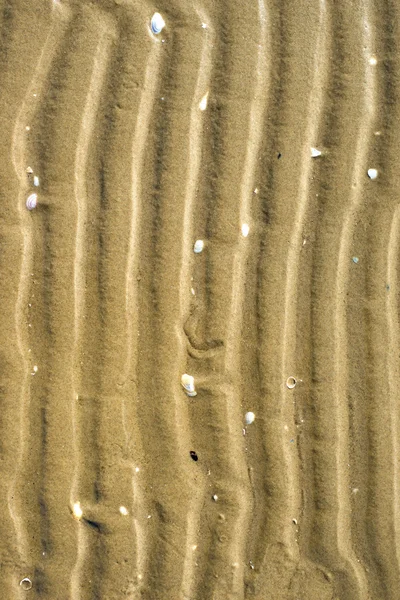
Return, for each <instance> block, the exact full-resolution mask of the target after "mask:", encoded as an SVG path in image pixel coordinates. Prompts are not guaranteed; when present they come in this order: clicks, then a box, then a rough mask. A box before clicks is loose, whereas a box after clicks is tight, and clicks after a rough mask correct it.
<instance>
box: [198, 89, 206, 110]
mask: <svg viewBox="0 0 400 600" xmlns="http://www.w3.org/2000/svg"><path fill="white" fill-rule="evenodd" d="M207 102H208V92H207V93H206V94H204V96H203V97H202V99H201V100H200V104H199V108H200V110H206V108H207Z"/></svg>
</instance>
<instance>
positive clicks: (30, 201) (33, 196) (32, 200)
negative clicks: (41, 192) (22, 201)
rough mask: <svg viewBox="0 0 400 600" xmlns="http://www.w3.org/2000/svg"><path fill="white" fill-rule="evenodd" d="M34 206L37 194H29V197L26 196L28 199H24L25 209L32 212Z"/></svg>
mask: <svg viewBox="0 0 400 600" xmlns="http://www.w3.org/2000/svg"><path fill="white" fill-rule="evenodd" d="M36 204H37V194H31V195H30V196H28V198H27V199H26V208H27V209H28V210H33V209H34V208H36Z"/></svg>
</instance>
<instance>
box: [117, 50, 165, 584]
mask: <svg viewBox="0 0 400 600" xmlns="http://www.w3.org/2000/svg"><path fill="white" fill-rule="evenodd" d="M160 50H161V45H160V44H155V45H154V48H152V50H151V51H150V54H149V58H148V62H147V66H146V71H145V77H144V88H143V92H142V95H141V99H140V104H139V108H138V112H137V119H136V130H135V135H134V140H133V143H132V157H133V160H132V170H131V181H132V190H131V214H132V218H131V225H130V232H129V250H128V259H127V266H126V297H125V298H126V299H125V302H126V315H127V338H128V339H127V353H126V366H125V369H124V371H125V375H124V380H126V378H127V377H128V375H129V373H130V371H131V370H132V369H133V370H134V372H136V368H137V366H136V365H137V360H138V341H137V333H138V331H137V330H138V327H137V325H136V326H135V325H134V322H133V319H132V313H133V311H135V310H136V308H135V307H136V304H137V294H138V286H137V282H136V281H135V277H134V274H135V273H136V272H137V270H138V262H139V260H140V256H139V255H140V241H139V230H140V215H141V197H142V183H141V170H142V169H143V168H144V153H145V147H146V145H147V143H148V133H149V130H150V126H151V116H152V114H153V110H154V105H155V101H156V92H157V87H158V79H159V74H160V66H161V62H160V61H161V55H160ZM134 327H135V329H134ZM133 364H134V365H135V367H133V366H132V365H133ZM128 401H129V400H128V398H126V399H124V401H123V417H122V422H123V428H124V433H125V439H126V443H127V446H128V447H129V446H130V441H129V440H130V434H129V428H130V427H129V425H128V423H127V415H128V414H129V409H128V407H127V403H128ZM136 420H137V419H136ZM135 468H136V467H135ZM132 494H133V499H134V506H138V505H140V506H143V505H144V504H145V495H146V492H145V491H144V490H143V486H142V485H141V484H140V483H139V482H138V480H137V478H135V476H134V475H133V476H132ZM134 528H135V533H136V540H137V558H136V561H137V572H138V574H139V575H141V574H143V573H144V572H145V571H146V570H147V569H148V568H149V565H148V550H147V541H146V529H145V527H144V525H143V522H142V520H141V519H140V518H138V516H137V515H135V516H134Z"/></svg>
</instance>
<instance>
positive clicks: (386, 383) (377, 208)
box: [352, 2, 400, 598]
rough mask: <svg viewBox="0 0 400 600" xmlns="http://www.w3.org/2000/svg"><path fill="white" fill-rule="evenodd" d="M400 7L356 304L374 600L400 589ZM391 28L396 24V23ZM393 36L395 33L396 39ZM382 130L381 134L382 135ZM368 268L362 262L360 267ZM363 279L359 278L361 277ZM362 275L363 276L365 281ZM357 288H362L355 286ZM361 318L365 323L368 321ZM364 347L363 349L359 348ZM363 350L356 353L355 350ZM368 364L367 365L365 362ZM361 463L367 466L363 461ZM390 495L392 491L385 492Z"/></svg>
mask: <svg viewBox="0 0 400 600" xmlns="http://www.w3.org/2000/svg"><path fill="white" fill-rule="evenodd" d="M398 18H399V14H398V8H396V7H395V5H394V4H393V3H391V2H388V3H385V7H384V10H381V11H379V12H378V11H377V12H376V15H375V19H376V25H375V26H376V31H383V29H384V30H385V31H386V32H387V34H386V35H385V36H381V35H379V36H376V40H375V43H376V47H375V48H374V51H375V56H376V58H377V65H376V66H375V71H376V78H377V84H378V87H377V100H378V104H377V111H376V112H377V115H376V122H375V124H374V130H373V131H372V132H371V138H372V144H371V150H370V152H369V156H368V161H369V166H372V162H373V163H374V166H375V167H376V168H377V169H378V171H379V176H378V180H377V181H376V182H371V183H375V184H377V185H370V186H368V192H367V193H366V198H365V207H364V211H363V212H364V214H363V218H362V221H363V222H365V223H366V227H365V233H364V235H363V234H362V233H361V232H362V230H361V232H360V233H359V230H360V228H359V229H358V230H357V234H358V235H355V237H354V241H353V245H354V247H357V246H356V244H357V245H358V246H359V247H360V249H362V254H361V257H362V258H361V264H362V265H364V263H365V273H363V280H364V281H365V284H364V289H362V290H361V293H360V295H359V297H358V298H357V299H356V301H355V302H354V304H357V306H355V307H354V313H356V311H358V313H359V305H360V300H361V298H362V297H364V298H365V311H364V315H365V321H364V322H362V321H361V320H360V318H358V321H357V324H358V328H357V332H355V335H357V338H356V339H357V346H358V345H359V340H360V331H362V332H363V338H364V340H365V347H366V349H367V356H366V358H365V367H364V369H360V361H359V360H358V361H357V363H358V364H357V365H355V367H354V374H355V379H356V381H357V374H358V378H359V381H357V383H358V386H359V388H360V389H361V390H363V395H362V399H360V400H359V402H360V404H361V403H362V406H363V407H364V410H363V411H362V412H361V414H360V415H359V422H358V428H359V430H361V431H363V432H365V435H366V442H365V445H364V446H362V445H361V443H359V444H358V447H359V452H360V454H361V452H362V451H363V454H364V456H365V454H367V455H368V462H367V465H366V466H367V468H366V469H365V472H363V471H362V470H360V471H361V473H360V475H361V476H360V477H359V478H358V479H356V480H354V481H353V482H352V489H353V490H356V491H354V492H353V512H354V514H356V515H357V516H358V515H360V517H358V518H357V519H356V524H357V525H358V531H360V550H361V552H360V555H361V558H362V559H363V560H364V561H365V563H366V564H367V565H368V572H369V573H371V574H372V575H370V576H369V577H370V579H371V589H372V590H373V593H374V597H377V598H380V597H382V598H395V597H396V595H397V594H398V589H399V585H400V582H399V530H398V516H399V515H398V511H399V504H398V503H399V493H398V486H399V463H398V453H399V449H398V440H399V424H398V400H399V395H398V392H397V383H396V381H397V377H398V375H399V362H398V341H399V338H398V327H399V325H398V295H397V291H398V287H397V278H398V253H399V247H398V244H399V239H398V236H399V230H398V228H399V221H398V219H399V214H398V191H397V182H398V178H399V175H400V172H399V168H398V166H397V163H396V161H390V160H387V159H386V160H385V158H383V157H384V156H387V157H390V156H395V155H396V154H397V153H398V151H399V141H398V140H399V138H398V135H399V127H398V122H399V121H398V119H399V108H398V103H397V100H396V98H397V95H398V92H399V90H398V83H397V82H398V78H399V67H398V64H397V63H396V62H393V61H391V60H390V57H391V56H392V55H393V53H394V52H396V51H397V31H398ZM389 23H390V25H389ZM396 30H397V31H396ZM389 32H390V34H389ZM376 132H379V134H378V135H377V134H376ZM360 266H361V265H360ZM356 277H357V276H356V275H355V277H354V278H353V279H356ZM358 278H359V277H357V279H358ZM352 287H354V283H352ZM360 321H361V322H360ZM354 345H355V346H356V344H354ZM356 351H357V348H354V350H353V352H352V354H353V353H355V352H356ZM361 364H362V363H361ZM360 464H361V465H364V464H365V463H364V462H361V461H360ZM382 490H384V491H383V492H382Z"/></svg>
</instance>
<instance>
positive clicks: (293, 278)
mask: <svg viewBox="0 0 400 600" xmlns="http://www.w3.org/2000/svg"><path fill="white" fill-rule="evenodd" d="M319 6H320V9H319V10H320V14H319V33H318V38H317V44H316V52H315V66H314V77H313V82H312V86H311V93H310V105H309V112H308V120H307V129H306V133H305V142H304V147H303V156H304V159H303V164H304V165H305V167H304V168H303V169H302V171H301V177H300V181H299V202H298V208H297V212H296V216H295V218H294V219H293V223H294V225H293V230H292V234H291V237H290V242H289V250H288V257H287V262H286V281H285V292H284V304H285V309H284V315H283V335H282V373H281V377H282V381H286V379H287V377H288V374H290V373H289V370H288V367H289V366H290V365H292V364H293V360H294V357H295V353H296V334H297V294H298V283H299V262H300V252H301V248H302V232H303V229H304V222H305V219H306V215H307V210H308V207H309V203H310V198H309V191H310V179H311V173H312V167H313V162H312V161H313V158H312V157H311V155H310V148H311V146H312V145H313V143H314V140H316V139H317V134H318V130H319V128H320V123H321V117H322V110H323V105H324V97H325V84H326V81H327V77H328V70H327V69H324V68H323V66H324V65H325V64H326V62H327V60H328V53H329V47H330V30H328V29H327V28H328V15H327V9H326V3H325V0H320V2H319ZM327 31H328V33H327ZM281 389H282V392H281V395H282V403H283V405H284V406H285V405H287V390H286V389H285V388H284V387H283V386H282V388H281ZM290 406H292V404H290ZM290 410H291V421H294V414H293V408H291V409H290ZM290 450H291V449H290V448H289V447H288V446H287V444H283V446H282V452H283V454H284V456H285V464H286V465H287V476H288V481H289V483H288V486H287V489H288V496H290V498H289V500H288V504H289V505H290V506H291V509H290V510H291V513H292V514H299V508H300V505H301V493H300V489H299V485H298V483H299V482H298V481H296V480H297V479H298V477H299V458H298V456H297V458H293V453H292V452H291V451H290ZM294 462H295V463H296V464H293V463H294ZM283 531H284V535H285V537H286V543H287V548H288V549H289V548H296V547H297V544H296V543H295V538H296V531H295V529H293V527H292V524H291V521H290V520H288V525H287V526H286V527H285V528H284V530H283Z"/></svg>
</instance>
